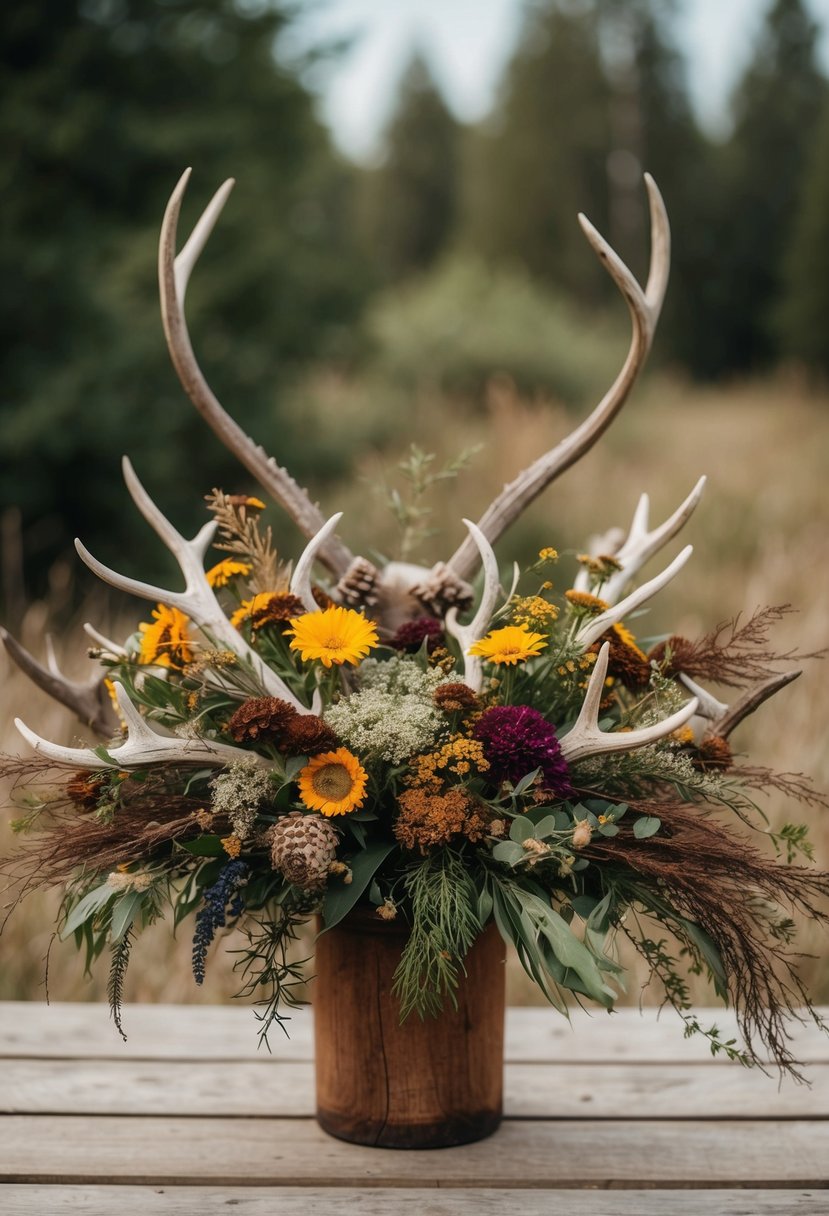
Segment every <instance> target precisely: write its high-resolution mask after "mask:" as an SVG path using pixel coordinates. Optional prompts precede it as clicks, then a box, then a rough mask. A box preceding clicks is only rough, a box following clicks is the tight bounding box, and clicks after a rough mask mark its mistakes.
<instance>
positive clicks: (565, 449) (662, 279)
mask: <svg viewBox="0 0 829 1216" xmlns="http://www.w3.org/2000/svg"><path fill="white" fill-rule="evenodd" d="M645 184H646V187H647V191H648V201H649V204H650V214H651V264H650V272H649V274H648V282H647V286H646V288H645V290H644V291H643V290H642V288H641V287H640V285H639V284H638V283H637V281H636V279H635V278H634V276H633V275H632V274H631V272H630V271H629V270H628V268H627V266H625V264H624V262H623V261H622V260H621V258H619V257H618V255H617V254H616V253H615V252H614V251H613V249H611V247H610V245H608V243H607V241H606V240H605V239H604V237H602V236H601V235H600V234H599V233H598V232H597V230H596V229H595V228H594V227H593V225H592V224H591V223H590V221H589V220H588V219H587V218H586V217H585V216H583V215H580V216H579V223H580V224H581V226H582V229H583V231H584V234H585V236H586V237H587V239H588V241H589V242H590V244H591V245H592V246H593V249H594V250H595V252H596V254H597V255H598V257H599V259H600V260H601V261H602V262H603V263H604V264H605V266H606V267H607V270H608V273H609V274H610V277H611V278H612V279H613V281H614V282H615V284H616V286H617V287H618V288H619V290H620V292H621V293H622V295H623V296H624V298H625V300H626V302H627V305H628V308H629V310H630V317H631V323H632V325H633V333H632V336H631V342H630V349H629V350H628V355H627V358H626V359H625V362H624V365H623V367H622V370H621V371H620V372H619V374H618V376H617V377H616V379H615V381H614V382H613V384H612V386H611V388H610V389H609V390H608V392H607V393H606V394H605V395H604V397H603V398H602V400H601V401H600V402H599V404H598V405H597V406H596V408H595V410H594V411H593V413H592V414H591V415H590V416H589V417H588V418H587V419H585V421H584V422H583V423H582V424H581V426H578V427H577V428H576V429H575V430H574V431H573V432H572V433H571V434H570V435H567V436H566V437H565V438H564V439H563V440H562V441H561V442H560V443H559V444H557V446H556V447H554V448H551V450H550V451H549V452H547V453H545V455H543V456H540V457H539V458H538V460H536V461H535V462H534V463H533V464H531V465H530V466H529V468H527V469H525V470H524V471H523V473H520V474H519V476H518V477H516V479H515V480H514V481H512V482H511V483H510V484H509V485H507V486H504V488H503V490H502V491H501V493H500V494H499V495H498V497H497V498H496V499H495V501H494V502H493V503H492V504H491V505H490V506H489V507H488V508H487V510H486V511H485V512H484V514H483V515H482V516H481V518H480V520H479V521H478V526H479V527H480V529H481V531H482V532H483V533H484V534H485V535H486V537H487V538H488V539H489V540H490V541H491V542H492V543H493V544H494V543H495V541H497V539H498V537H499V536H501V534H502V533H503V532H504V531H505V530H506V529H507V528H508V527H509V525H510V524H511V523H512V522H513V521H514V520H515V519H517V517H518V516H519V515H520V514H521V512H522V511H523V510H524V509H525V508H526V507H527V506H528V505H529V504H530V503H531V502H532V501H533V499H534V498H536V497H537V496H538V495H539V494H540V493H541V491H542V490H543V489H545V488H546V487H547V486H548V485H549V484H550V482H551V481H554V480H555V478H556V477H558V476H559V474H560V473H563V472H564V471H565V470H566V469H569V468H570V466H571V465H572V464H575V462H576V461H577V460H579V459H580V458H581V457H582V456H583V455H584V454H585V452H588V451H589V450H590V448H592V446H593V444H594V443H595V442H596V440H597V439H598V438H599V437H600V436H601V435H602V434H603V433H604V431H605V430H606V429H607V428H608V426H610V423H611V422H612V421H613V419H614V418H615V417H616V415H617V414H618V412H619V410H620V409H621V408H622V406H623V405H624V403H625V401H626V400H627V397H628V394H629V393H630V390H631V388H632V387H633V384H634V382H635V380H636V378H637V376H638V375H639V372H640V371H641V369H642V366H643V364H644V362H645V359H646V358H647V355H648V352H649V350H650V347H651V343H652V341H653V334H654V330H655V329H656V323H657V321H658V320H659V313H660V311H661V308H662V301H663V299H664V297H665V289H666V288H667V285H668V273H669V269H670V245H671V239H670V226H669V224H668V216H667V212H666V211H665V204H664V202H663V201H662V196H661V194H660V193H659V190H658V188H657V186H656V183H655V182H654V180H653V178H652V177H651V176H650V174H647V173H646V174H645ZM476 560H477V553H476V551H475V546H474V544H473V543H472V541H471V540H470V538H469V537H467V538H466V539H465V540H464V541H463V543H462V544H461V545H460V547H459V548H458V549H457V550H456V552H455V553H454V554H453V556H452V557H451V558H450V559H449V563H448V564H449V565H450V566H451V568H452V569H453V570H454V572H455V573H456V574H457V575H459V576H460V577H461V578H468V577H469V575H470V574H471V572H472V571H473V569H474V568H475V563H476Z"/></svg>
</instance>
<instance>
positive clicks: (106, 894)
mask: <svg viewBox="0 0 829 1216" xmlns="http://www.w3.org/2000/svg"><path fill="white" fill-rule="evenodd" d="M115 895H116V892H115V891H114V890H113V889H112V887H111V886H109V884H108V883H102V884H101V886H100V887H96V888H95V890H94V891H87V893H86V895H84V897H83V899H82V900H81V901H80V903H78V904H76V905H75V907H74V908H73V909H72V911H71V912H70V913H69V916H68V918H67V921H66V924H65V925H64V926H63V928H62V929H61V932H60V940H61V941H62V942H65V941H66V939H67V938H68V937H71V936H72V934H73V933H74V932H75V930H76V929H80V927H81V925H83V924H84V923H85V922H86V921H88V920H89V919H90V918H91V917H93V916H94V915H95V913H96V912H100V910H101V909H102V908H105V907H106V905H107V904H108V903H109V902H110V900H112V899H114V898H115Z"/></svg>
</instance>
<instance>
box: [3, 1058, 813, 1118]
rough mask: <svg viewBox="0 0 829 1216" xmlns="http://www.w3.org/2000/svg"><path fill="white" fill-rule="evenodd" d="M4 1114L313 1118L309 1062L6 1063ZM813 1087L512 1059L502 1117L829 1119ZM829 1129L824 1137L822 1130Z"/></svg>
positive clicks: (664, 1069) (725, 1074)
mask: <svg viewBox="0 0 829 1216" xmlns="http://www.w3.org/2000/svg"><path fill="white" fill-rule="evenodd" d="M0 1072H1V1073H2V1085H0V1112H2V1113H5V1114H67V1115H70V1114H79V1115H80V1114H82V1115H110V1116H116V1115H124V1114H131V1115H158V1114H162V1113H163V1114H165V1115H179V1116H181V1117H182V1118H186V1117H188V1116H198V1115H213V1116H216V1117H220V1116H226V1117H239V1116H245V1115H248V1116H251V1117H256V1118H265V1117H271V1116H281V1117H283V1118H311V1117H312V1116H313V1114H314V1111H315V1098H314V1069H313V1065H312V1064H310V1063H305V1062H300V1063H296V1062H294V1061H288V1060H286V1061H283V1062H282V1063H281V1064H280V1066H279V1067H278V1068H273V1067H271V1066H270V1065H269V1064H265V1063H261V1062H258V1061H257V1062H251V1061H247V1060H244V1061H238V1062H236V1063H232V1064H228V1063H224V1062H220V1063H211V1064H209V1065H204V1064H199V1063H198V1062H194V1061H179V1060H168V1061H164V1062H160V1061H158V1062H153V1061H149V1060H5V1061H3V1063H2V1065H0ZM809 1075H810V1078H811V1081H812V1085H811V1088H810V1087H807V1086H805V1085H797V1084H796V1083H795V1082H794V1081H792V1080H791V1079H789V1078H786V1079H785V1080H784V1081H783V1083H782V1086H781V1087H780V1088H779V1089H778V1084H777V1078H776V1077H769V1076H765V1075H764V1074H763V1073H761V1072H759V1071H757V1070H753V1071H749V1070H748V1069H744V1068H740V1067H738V1066H737V1065H735V1064H728V1063H721V1064H717V1065H715V1066H713V1067H709V1066H707V1065H700V1064H693V1063H692V1064H647V1065H643V1064H615V1063H604V1064H601V1065H594V1064H560V1063H559V1064H542V1065H538V1064H510V1065H508V1066H507V1069H506V1074H505V1082H504V1084H505V1088H504V1112H505V1114H506V1115H507V1116H510V1117H512V1118H520V1119H585V1120H596V1119H617V1118H618V1117H619V1114H620V1112H624V1114H625V1116H626V1117H627V1118H628V1119H704V1118H706V1117H708V1118H715V1119H718V1120H723V1119H743V1118H745V1117H746V1116H747V1115H749V1114H751V1115H753V1116H754V1117H755V1118H758V1117H763V1118H766V1119H791V1118H803V1119H806V1118H810V1119H827V1118H829V1065H827V1064H815V1065H812V1067H811V1068H810V1070H809ZM827 1135H829V1132H828V1133H827Z"/></svg>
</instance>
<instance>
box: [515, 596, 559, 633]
mask: <svg viewBox="0 0 829 1216" xmlns="http://www.w3.org/2000/svg"><path fill="white" fill-rule="evenodd" d="M512 604H513V608H512V613H511V618H512V623H513V624H514V625H525V626H527V627H528V628H533V629H535V628H538V629H545V628H548V627H549V626H550V625H551V624H552V623H553V621H555V620H556V619H557V617H558V608H557V607H556V605H555V604H551V603H549V601H548V600H545V599H544V597H543V596H541V595H517V596H516V597H515V599H514V600H513V601H512Z"/></svg>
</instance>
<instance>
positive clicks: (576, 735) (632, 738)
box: [561, 642, 697, 764]
mask: <svg viewBox="0 0 829 1216" xmlns="http://www.w3.org/2000/svg"><path fill="white" fill-rule="evenodd" d="M609 656H610V643H609V642H605V643H604V645H603V646H602V648H601V650H600V651H599V653H598V656H597V658H596V662H595V664H594V665H593V671H592V672H591V674H590V681H589V683H588V685H587V692H586V693H585V697H584V703H583V704H582V707H581V713H580V714H579V716H578V718H577V719H576V723H575V725H574V726H573V728H572V730H569V731H568V732H567V734H566V735H565V736H564V738H563V739H562V740H561V751H562V755H563V756H564V758H565V759H566V760H567V762H568V763H569V764H573V763H574V762H575V761H576V760H584V759H585V757H586V756H598V755H600V754H602V753H603V752H630V751H634V750H635V749H636V748H638V747H647V746H648V744H650V743H656V741H657V740H658V739H664V738H665V736H666V735H670V734H671V733H672V732H673V731H675V730H678V729H679V727H680V726H684V725H685V723H686V722H687V721H688V719H689V718H692V717H693V716H694V714H695V713H696V711H697V699H696V697H692V698H691V700H690V701H688V702H687V703H686V704H685V705H683V706H682V709H679V710H677V712H676V713H675V714H671V716H670V717H669V718H665V719H664V720H663V721H662V722H655V723H654V724H653V726H645V727H643V728H642V729H641V730H620V731H602V730H599V707H600V705H601V700H602V693H603V691H604V682H605V678H606V677H607V662H608V658H609Z"/></svg>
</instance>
